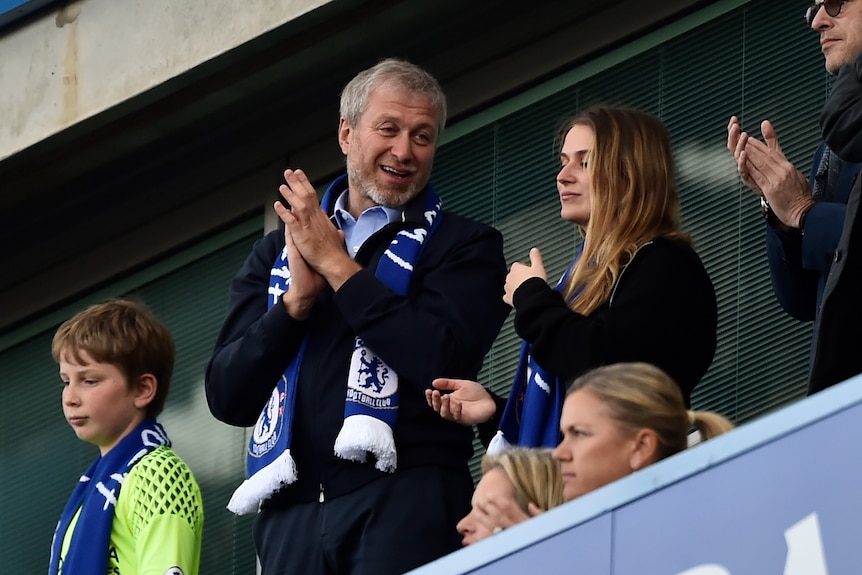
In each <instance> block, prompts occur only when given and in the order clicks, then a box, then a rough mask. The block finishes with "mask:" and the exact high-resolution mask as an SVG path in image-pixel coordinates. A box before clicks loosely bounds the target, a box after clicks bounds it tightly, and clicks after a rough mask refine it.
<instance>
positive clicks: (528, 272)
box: [503, 248, 548, 305]
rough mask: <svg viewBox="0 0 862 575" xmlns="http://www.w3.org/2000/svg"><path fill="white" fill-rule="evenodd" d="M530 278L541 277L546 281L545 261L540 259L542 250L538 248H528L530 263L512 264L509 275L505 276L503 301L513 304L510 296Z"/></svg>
mask: <svg viewBox="0 0 862 575" xmlns="http://www.w3.org/2000/svg"><path fill="white" fill-rule="evenodd" d="M530 278H542V279H543V280H544V281H546V282H547V281H548V274H547V273H546V272H545V263H544V262H543V261H542V252H540V251H539V248H533V249H531V250H530V265H527V264H522V263H520V262H515V263H513V264H512V267H511V269H510V270H509V275H507V276H506V293H505V294H503V301H504V302H506V303H507V304H509V305H514V304H513V303H512V297H513V296H514V295H515V290H516V289H518V288H519V287H521V284H522V283H524V282H525V281H527V280H528V279H530Z"/></svg>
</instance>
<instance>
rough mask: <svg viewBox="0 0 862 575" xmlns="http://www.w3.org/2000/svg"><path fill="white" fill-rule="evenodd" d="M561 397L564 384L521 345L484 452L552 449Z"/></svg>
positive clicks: (557, 435)
mask: <svg viewBox="0 0 862 575" xmlns="http://www.w3.org/2000/svg"><path fill="white" fill-rule="evenodd" d="M583 249H584V244H583V243H581V245H580V247H579V248H578V251H577V252H576V253H575V257H574V259H573V260H572V262H571V263H570V264H569V267H568V269H567V270H566V272H565V273H564V274H563V277H562V278H560V281H559V282H557V286H556V288H555V289H556V290H557V291H560V290H561V289H562V288H563V286H565V284H566V281H567V280H568V277H569V274H571V273H572V270H573V269H574V267H575V264H576V263H577V261H578V258H580V256H581V253H582V251H583ZM574 297H577V294H575V296H574ZM565 396H566V384H565V382H564V381H563V380H561V379H560V378H559V377H556V376H555V375H553V374H552V373H549V372H548V371H546V370H545V369H543V368H542V366H540V365H539V364H538V363H536V362H535V360H534V359H533V357H532V356H531V355H530V344H529V343H527V342H526V341H524V342H522V343H521V355H520V359H519V360H518V368H517V369H516V370H515V377H514V381H513V382H512V390H511V391H510V392H509V399H508V401H506V408H505V409H504V410H503V416H502V417H501V418H500V427H499V429H498V430H497V433H496V435H494V437H493V439H491V443H490V444H489V445H488V449H487V452H488V453H489V454H492V455H493V454H495V453H500V452H502V451H505V450H507V449H509V448H511V447H512V445H519V446H521V447H548V448H551V447H556V446H557V444H558V443H559V442H560V414H561V413H562V411H563V401H564V400H565Z"/></svg>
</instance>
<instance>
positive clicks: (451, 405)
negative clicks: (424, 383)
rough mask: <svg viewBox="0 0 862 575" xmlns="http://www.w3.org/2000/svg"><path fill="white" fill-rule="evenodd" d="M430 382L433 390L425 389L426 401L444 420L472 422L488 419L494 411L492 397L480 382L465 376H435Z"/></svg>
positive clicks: (465, 423)
mask: <svg viewBox="0 0 862 575" xmlns="http://www.w3.org/2000/svg"><path fill="white" fill-rule="evenodd" d="M431 385H432V386H433V387H434V389H426V390H425V400H426V401H427V402H428V405H430V406H431V408H432V409H434V411H436V412H437V413H439V414H440V417H442V418H443V419H446V420H448V421H457V422H458V423H461V424H462V425H475V424H477V423H484V422H486V421H488V420H489V419H491V418H492V417H493V416H494V414H495V413H496V412H497V404H496V403H494V398H493V397H491V394H490V393H488V390H487V389H485V388H484V387H483V386H482V384H481V383H478V382H475V381H470V380H468V379H447V378H438V379H435V380H434V381H432V382H431ZM441 391H449V392H451V393H440V392H441Z"/></svg>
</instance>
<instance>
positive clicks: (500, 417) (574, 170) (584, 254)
mask: <svg viewBox="0 0 862 575" xmlns="http://www.w3.org/2000/svg"><path fill="white" fill-rule="evenodd" d="M562 134H563V139H562V146H561V148H560V171H559V173H558V174H557V178H556V180H557V192H558V193H559V197H560V205H561V210H560V215H561V217H562V218H563V219H564V220H566V221H568V222H572V223H573V224H575V225H576V226H578V229H579V231H580V233H581V235H582V237H583V238H584V241H583V244H582V246H581V250H580V251H579V254H578V255H577V256H576V258H575V259H574V261H573V262H572V264H571V265H570V267H569V269H568V270H567V272H566V274H565V276H564V278H563V279H562V280H561V282H560V283H559V284H558V285H557V286H556V287H555V286H552V285H549V284H548V277H547V274H546V272H545V268H544V264H543V261H542V256H541V253H540V252H539V250H538V249H537V248H533V249H532V250H531V251H530V263H529V264H523V263H514V264H513V265H512V267H511V270H510V272H509V274H508V276H507V278H506V284H505V295H504V298H503V299H504V300H505V301H506V302H507V303H509V304H510V305H512V306H513V307H514V309H515V330H516V331H517V332H518V335H519V336H521V338H522V339H523V345H522V350H521V357H520V361H519V365H518V369H517V370H516V374H515V378H514V382H513V386H512V391H511V392H510V393H509V401H508V402H505V401H504V400H503V399H502V398H499V397H496V396H494V395H492V394H491V393H489V392H488V391H487V390H486V389H485V388H484V387H483V386H482V385H481V384H479V383H478V382H475V381H467V380H459V379H436V380H434V382H433V383H432V385H433V387H434V389H433V390H427V391H426V399H427V401H428V404H429V405H431V406H432V407H433V408H434V409H435V410H436V411H437V412H439V413H440V415H441V416H442V417H443V418H445V419H449V420H452V421H458V422H461V423H462V424H464V425H473V424H480V425H479V431H480V435H481V436H482V438H483V440H484V441H486V443H487V440H488V439H489V438H490V437H491V435H493V432H494V431H495V430H497V429H499V430H498V431H497V434H496V436H495V437H494V438H493V441H492V442H491V446H490V448H489V449H490V450H491V451H497V450H499V449H504V448H505V447H506V446H507V445H510V444H519V445H523V446H530V447H538V446H543V447H553V446H555V445H556V444H557V442H558V441H559V417H560V412H561V410H562V402H563V397H564V394H565V385H566V383H568V382H570V381H572V380H573V379H574V378H576V377H577V376H579V375H581V374H583V373H584V372H586V371H587V370H589V369H592V368H595V367H598V366H602V365H607V364H611V363H617V362H647V363H651V364H654V365H656V366H658V367H660V368H661V369H662V370H664V371H665V372H667V373H668V374H669V375H670V376H671V378H672V379H673V380H674V381H675V382H676V383H677V384H678V385H679V390H680V392H681V393H682V397H683V400H684V402H685V404H686V405H688V404H689V402H690V396H691V392H692V390H693V389H694V387H695V385H696V384H697V383H698V381H700V379H701V377H703V375H704V374H705V373H706V371H707V369H708V368H709V365H710V364H711V362H712V359H713V356H714V354H715V347H716V327H717V305H716V297H715V290H714V289H713V285H712V282H711V281H710V278H709V275H708V274H707V272H706V270H705V269H704V266H703V264H702V263H701V260H700V259H699V257H698V255H697V253H696V252H695V251H694V249H693V248H692V246H691V243H690V240H689V238H688V236H687V235H686V234H684V233H683V232H682V231H681V230H680V225H679V198H678V196H677V192H676V188H675V185H674V164H673V158H672V154H671V145H670V138H669V136H668V132H667V129H666V128H665V126H664V124H663V123H662V122H661V121H660V120H658V119H657V118H655V117H654V116H652V115H650V114H647V113H645V112H642V111H639V110H633V109H629V108H624V107H617V106H595V107H591V108H589V109H587V110H585V111H584V112H583V113H581V114H580V115H579V116H577V117H576V118H574V119H573V120H572V121H570V122H569V123H568V124H566V125H565V127H564V130H563V131H562ZM441 392H442V393H441ZM447 392H448V393H447Z"/></svg>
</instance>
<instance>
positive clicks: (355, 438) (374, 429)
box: [335, 414, 398, 473]
mask: <svg viewBox="0 0 862 575" xmlns="http://www.w3.org/2000/svg"><path fill="white" fill-rule="evenodd" d="M368 453H372V454H373V455H374V457H375V458H376V459H377V463H376V464H375V467H376V468H377V469H379V470H380V471H385V472H387V473H392V472H394V471H395V467H396V465H397V460H398V455H397V452H396V451H395V438H394V437H393V436H392V428H391V427H389V426H388V425H387V424H386V423H385V422H384V421H381V420H380V419H376V418H374V417H371V416H369V415H362V414H358V415H351V416H350V417H348V418H346V419H345V420H344V425H342V427H341V431H339V432H338V437H336V438H335V454H336V455H337V456H339V457H341V458H342V459H349V460H350V461H358V462H360V463H364V462H365V460H366V458H367V454H368Z"/></svg>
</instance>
